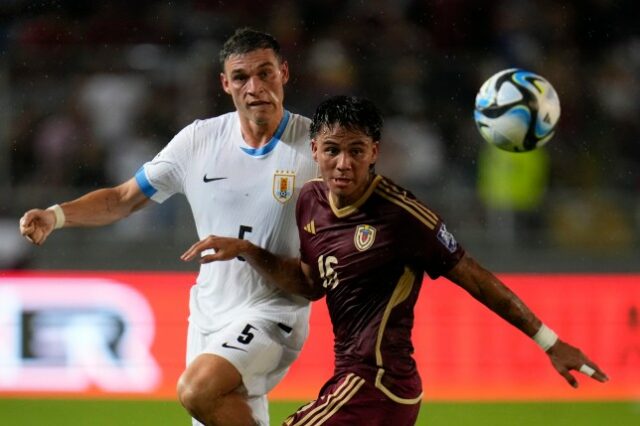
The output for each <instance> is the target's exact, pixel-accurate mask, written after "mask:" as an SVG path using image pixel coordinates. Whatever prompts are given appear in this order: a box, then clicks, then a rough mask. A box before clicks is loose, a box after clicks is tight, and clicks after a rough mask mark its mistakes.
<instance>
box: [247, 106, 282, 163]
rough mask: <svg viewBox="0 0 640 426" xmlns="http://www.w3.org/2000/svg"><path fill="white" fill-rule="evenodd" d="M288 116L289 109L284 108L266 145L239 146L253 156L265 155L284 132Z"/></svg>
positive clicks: (276, 143)
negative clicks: (256, 146) (254, 146)
mask: <svg viewBox="0 0 640 426" xmlns="http://www.w3.org/2000/svg"><path fill="white" fill-rule="evenodd" d="M290 116H291V113H289V111H287V110H286V109H285V110H284V115H283V116H282V120H280V124H278V128H277V129H276V133H275V134H274V135H273V137H272V138H271V139H270V140H269V142H267V144H266V145H263V146H261V147H260V148H246V147H243V146H241V147H240V149H241V150H243V151H244V152H245V153H247V154H249V155H251V156H253V157H262V156H264V155H267V154H268V153H270V152H271V151H273V149H274V148H275V147H276V145H278V142H280V138H281V137H282V134H283V133H284V129H286V128H287V123H289V117H290Z"/></svg>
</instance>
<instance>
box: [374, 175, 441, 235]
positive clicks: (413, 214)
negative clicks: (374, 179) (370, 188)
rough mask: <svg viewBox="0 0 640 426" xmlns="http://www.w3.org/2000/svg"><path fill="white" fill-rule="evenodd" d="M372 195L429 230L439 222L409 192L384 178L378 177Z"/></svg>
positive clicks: (425, 206)
mask: <svg viewBox="0 0 640 426" xmlns="http://www.w3.org/2000/svg"><path fill="white" fill-rule="evenodd" d="M374 193H375V194H376V195H377V196H379V197H380V198H381V199H382V200H384V201H383V202H385V203H387V204H388V206H389V208H391V209H395V210H396V211H397V212H398V214H400V215H402V216H404V217H406V218H407V219H414V220H417V221H418V222H421V223H423V224H425V225H427V226H428V227H429V228H431V229H433V228H434V227H435V226H436V224H437V223H438V222H439V221H440V218H439V215H438V214H437V213H436V212H435V211H434V210H433V209H431V208H430V207H429V206H427V205H426V204H425V203H424V202H423V201H421V200H419V199H418V198H416V196H415V195H414V194H413V193H412V192H411V191H410V190H408V189H406V188H404V187H403V186H401V185H398V184H396V183H395V182H394V181H393V180H391V179H389V178H387V177H385V176H380V179H379V181H378V184H377V186H376V188H375V190H374Z"/></svg>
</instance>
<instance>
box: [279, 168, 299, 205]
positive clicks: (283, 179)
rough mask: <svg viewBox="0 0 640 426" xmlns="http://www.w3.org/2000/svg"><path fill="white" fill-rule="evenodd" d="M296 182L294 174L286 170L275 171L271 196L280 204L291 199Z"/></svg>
mask: <svg viewBox="0 0 640 426" xmlns="http://www.w3.org/2000/svg"><path fill="white" fill-rule="evenodd" d="M295 182H296V174H295V172H292V171H288V170H276V172H275V174H274V175H273V196H274V197H275V199H276V200H278V201H279V202H281V203H282V204H284V203H286V202H287V201H289V200H290V199H291V197H293V188H294V184H295Z"/></svg>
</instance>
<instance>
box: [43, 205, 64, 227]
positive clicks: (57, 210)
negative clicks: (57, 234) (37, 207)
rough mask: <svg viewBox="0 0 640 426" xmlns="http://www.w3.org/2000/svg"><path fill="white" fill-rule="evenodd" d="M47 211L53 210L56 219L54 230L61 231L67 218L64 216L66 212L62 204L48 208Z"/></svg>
mask: <svg viewBox="0 0 640 426" xmlns="http://www.w3.org/2000/svg"><path fill="white" fill-rule="evenodd" d="M47 210H51V211H52V212H53V214H54V215H55V217H56V221H55V223H54V224H53V229H60V228H62V227H63V226H64V223H65V221H66V218H65V216H64V211H63V210H62V207H60V204H54V205H52V206H51V207H49V208H47Z"/></svg>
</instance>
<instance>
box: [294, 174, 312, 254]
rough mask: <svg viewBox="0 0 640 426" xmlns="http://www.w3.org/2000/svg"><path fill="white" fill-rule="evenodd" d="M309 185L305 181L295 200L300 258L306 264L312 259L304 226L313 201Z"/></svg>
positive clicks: (307, 222)
mask: <svg viewBox="0 0 640 426" xmlns="http://www.w3.org/2000/svg"><path fill="white" fill-rule="evenodd" d="M312 195H313V194H312V191H311V185H310V184H309V183H305V184H304V185H303V186H302V189H301V190H300V196H299V197H298V201H297V202H296V226H297V227H298V236H299V238H300V260H302V261H303V262H304V263H306V264H307V265H310V264H311V262H312V261H313V260H312V259H310V254H309V250H308V247H309V241H308V239H309V235H310V234H309V232H307V231H305V229H304V228H305V226H307V227H309V226H310V224H309V220H308V219H309V216H310V215H309V207H310V203H312V202H313V196H312Z"/></svg>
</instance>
